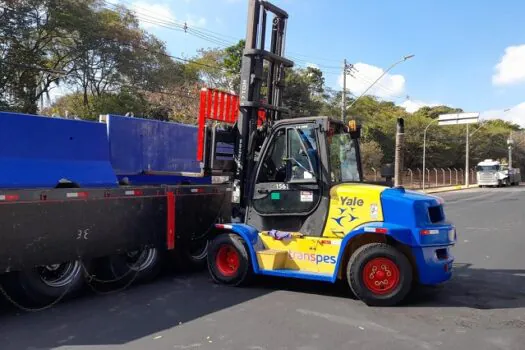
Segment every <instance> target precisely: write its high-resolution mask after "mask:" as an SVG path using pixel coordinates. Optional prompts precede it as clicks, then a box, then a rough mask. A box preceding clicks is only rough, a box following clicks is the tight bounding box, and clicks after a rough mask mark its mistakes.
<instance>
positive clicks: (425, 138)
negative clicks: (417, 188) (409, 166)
mask: <svg viewBox="0 0 525 350" xmlns="http://www.w3.org/2000/svg"><path fill="white" fill-rule="evenodd" d="M436 120H437V119H432V121H431V122H430V123H428V125H427V127H426V128H425V131H424V132H423V186H422V187H423V191H424V190H425V173H426V166H425V158H426V151H427V130H428V128H429V127H430V125H432V123H434V122H435V121H436Z"/></svg>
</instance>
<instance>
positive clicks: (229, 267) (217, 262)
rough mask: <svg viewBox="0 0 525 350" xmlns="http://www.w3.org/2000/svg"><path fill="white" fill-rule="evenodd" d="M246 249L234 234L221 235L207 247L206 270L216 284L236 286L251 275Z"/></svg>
mask: <svg viewBox="0 0 525 350" xmlns="http://www.w3.org/2000/svg"><path fill="white" fill-rule="evenodd" d="M250 269H251V266H250V258H249V255H248V249H247V248H246V245H245V243H244V241H243V239H242V238H241V237H239V236H238V235H236V234H230V233H226V234H221V235H219V236H217V237H215V238H214V239H213V240H212V241H211V242H210V245H209V247H208V270H209V271H210V274H211V276H212V278H213V280H214V281H215V282H217V283H221V284H227V285H232V286H238V285H241V284H244V283H245V282H247V280H248V278H249V277H250V275H251V270H250Z"/></svg>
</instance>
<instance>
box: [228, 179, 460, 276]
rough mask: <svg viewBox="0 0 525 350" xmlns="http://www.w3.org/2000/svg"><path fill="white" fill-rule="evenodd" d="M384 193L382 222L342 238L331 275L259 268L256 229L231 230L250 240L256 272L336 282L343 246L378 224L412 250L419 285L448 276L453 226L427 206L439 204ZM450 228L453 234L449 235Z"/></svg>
mask: <svg viewBox="0 0 525 350" xmlns="http://www.w3.org/2000/svg"><path fill="white" fill-rule="evenodd" d="M383 193H384V196H383V194H382V196H381V202H382V207H383V215H384V220H385V221H383V222H369V223H366V224H363V225H361V226H359V227H357V228H355V229H354V230H353V231H351V232H349V233H348V234H347V235H346V236H345V237H344V238H343V239H342V241H341V245H340V247H341V248H340V249H339V254H338V256H337V260H336V265H335V269H334V273H333V274H330V275H327V274H315V273H308V272H303V271H297V270H260V269H259V266H258V262H257V256H256V251H257V250H259V249H264V246H263V244H262V242H261V241H260V240H259V236H258V231H257V229H255V228H253V227H251V226H248V225H244V224H232V231H233V232H235V233H237V234H239V235H240V236H241V237H242V238H243V239H244V240H245V241H246V242H249V243H250V244H248V249H249V254H250V258H251V262H252V266H253V271H254V273H256V274H262V275H271V276H279V277H288V278H300V279H310V280H317V281H325V282H332V283H335V281H336V280H337V276H338V271H339V270H340V268H341V262H342V261H343V254H344V250H345V249H344V248H345V247H346V246H347V245H348V244H349V242H350V240H351V239H353V238H355V237H357V236H359V235H363V234H369V232H370V229H372V228H378V227H381V228H384V229H386V233H385V235H386V236H389V237H391V238H392V239H393V240H395V241H397V242H399V243H401V244H403V245H405V246H407V247H408V248H409V249H410V250H411V252H412V255H413V257H414V260H415V263H416V266H415V267H416V271H417V276H416V277H417V280H418V282H419V283H420V284H426V285H433V284H438V283H441V282H444V281H447V280H448V279H450V277H451V276H452V272H451V270H452V263H453V261H454V258H453V256H452V255H451V254H450V247H451V246H452V245H453V244H454V242H455V228H454V226H453V225H451V224H449V223H447V222H440V223H436V224H433V223H432V222H431V221H430V218H429V215H428V208H429V207H431V206H439V205H440V203H439V202H438V201H437V200H436V199H434V198H432V197H428V196H424V195H422V194H419V193H411V192H405V191H403V190H398V189H387V190H385V191H384V192H383ZM414 213H415V214H414ZM367 230H368V231H367ZM421 230H433V232H434V233H433V234H431V235H427V236H422V235H421ZM451 230H453V232H452V233H453V234H454V235H453V236H451V234H450V232H451ZM438 251H439V252H440V254H439V255H438V253H437V252H438ZM438 256H439V257H438Z"/></svg>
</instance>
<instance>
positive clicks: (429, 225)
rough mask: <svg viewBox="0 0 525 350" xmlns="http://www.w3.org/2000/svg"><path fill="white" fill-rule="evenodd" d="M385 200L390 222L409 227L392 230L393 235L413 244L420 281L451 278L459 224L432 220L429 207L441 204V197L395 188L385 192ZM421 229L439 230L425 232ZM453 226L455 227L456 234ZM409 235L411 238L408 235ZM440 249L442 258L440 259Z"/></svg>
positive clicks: (386, 212) (397, 238)
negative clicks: (432, 232) (431, 232)
mask: <svg viewBox="0 0 525 350" xmlns="http://www.w3.org/2000/svg"><path fill="white" fill-rule="evenodd" d="M381 204H382V207H383V215H384V220H385V221H386V222H388V223H392V224H394V225H398V226H399V227H405V228H406V229H405V230H404V231H398V232H396V233H392V237H393V238H394V239H396V240H397V241H399V242H401V243H403V244H405V245H407V246H409V247H410V249H411V251H412V255H413V256H414V258H415V261H416V270H417V278H418V281H419V283H420V284H427V285H433V284H438V283H442V282H445V281H447V280H449V279H450V277H451V276H452V272H451V270H452V263H453V262H454V257H453V256H452V254H451V253H450V248H451V247H452V245H454V243H455V227H454V226H453V225H452V224H450V223H448V222H446V221H441V222H438V223H433V222H432V221H431V220H430V217H429V211H428V209H429V207H437V206H440V203H439V201H438V200H437V199H436V198H434V197H431V196H426V195H424V194H421V193H418V192H414V191H405V190H402V189H394V188H392V189H387V190H385V191H383V192H382V193H381ZM439 210H442V208H441V207H440V208H439ZM421 230H432V231H436V232H437V233H435V234H430V235H421ZM451 230H454V232H453V234H454V237H452V238H451V235H450V231H451ZM408 237H410V240H407V239H406V238H408ZM438 251H440V252H441V255H442V258H441V259H438V254H437V252H438Z"/></svg>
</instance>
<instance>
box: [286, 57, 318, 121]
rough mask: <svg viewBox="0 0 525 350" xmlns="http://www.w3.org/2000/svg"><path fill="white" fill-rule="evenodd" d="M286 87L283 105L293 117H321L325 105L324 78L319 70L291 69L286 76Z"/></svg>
mask: <svg viewBox="0 0 525 350" xmlns="http://www.w3.org/2000/svg"><path fill="white" fill-rule="evenodd" d="M285 85H286V87H285V89H284V93H283V103H284V105H285V106H286V107H288V108H289V109H290V111H291V116H292V117H307V116H314V115H319V112H320V111H321V110H322V108H323V104H324V101H323V92H324V77H323V74H322V72H321V71H320V70H319V69H317V68H312V67H308V68H306V69H293V70H292V69H290V70H289V71H287V72H286V75H285Z"/></svg>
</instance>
